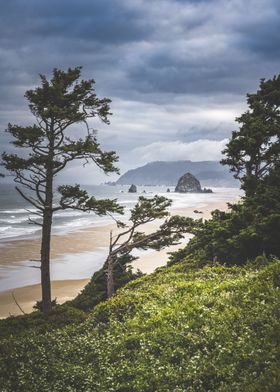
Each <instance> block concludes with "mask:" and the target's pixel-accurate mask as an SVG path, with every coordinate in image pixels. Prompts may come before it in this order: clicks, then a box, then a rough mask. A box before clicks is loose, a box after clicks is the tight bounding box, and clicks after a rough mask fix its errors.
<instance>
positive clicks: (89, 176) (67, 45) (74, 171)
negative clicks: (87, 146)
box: [0, 0, 280, 183]
mask: <svg viewBox="0 0 280 392" xmlns="http://www.w3.org/2000/svg"><path fill="white" fill-rule="evenodd" d="M0 7H1V8H0V56H1V61H0V86H1V90H0V91H1V94H0V129H1V132H0V143H1V150H8V148H9V146H8V140H7V134H5V132H3V130H5V128H6V127H7V124H8V123H9V122H11V123H14V124H20V125H24V124H26V125H27V124H32V123H33V118H32V115H31V114H30V113H29V111H28V107H27V102H26V100H25V98H24V93H25V91H26V90H27V89H30V88H33V87H35V86H37V85H38V84H39V78H38V74H39V73H41V74H45V75H47V76H50V74H51V71H52V69H53V68H55V67H56V68H62V69H67V68H68V67H75V66H78V65H79V66H80V65H81V66H82V67H83V70H82V75H83V77H84V78H94V79H95V81H96V85H95V87H96V92H97V94H98V96H99V97H100V98H101V97H108V98H110V99H112V104H111V111H112V113H113V116H112V117H111V118H110V122H111V124H110V125H109V126H108V125H105V124H101V123H98V122H97V121H96V122H95V123H94V124H93V126H94V127H95V128H96V129H98V140H99V141H100V143H101V145H102V147H103V148H104V149H105V150H115V151H117V153H118V155H119V157H120V158H119V167H120V169H121V172H122V173H123V172H125V171H126V170H128V169H130V168H134V167H137V166H139V165H142V164H145V163H147V162H149V161H154V160H182V159H190V160H193V161H199V160H219V159H220V158H221V151H222V149H223V148H224V146H225V144H226V143H227V141H228V139H229V138H230V135H231V132H232V131H233V130H235V129H237V124H236V123H235V118H236V117H237V116H239V115H240V114H241V113H242V112H244V111H245V110H246V93H248V92H255V91H256V89H257V88H258V84H259V80H260V79H261V78H271V77H273V75H275V74H278V73H279V71H280V61H279V60H280V2H279V1H278V0H246V1H244V0H207V1H206V0H205V1H203V0H75V1H74V0H72V1H71V0H59V1H58V0H48V1H46V0H45V1H44V0H9V1H2V2H1V5H0ZM64 176H65V179H67V180H68V179H69V180H70V179H71V180H77V179H81V178H82V179H83V180H82V182H84V183H98V182H100V181H103V180H104V179H105V180H107V181H108V180H113V179H115V177H114V176H113V177H112V176H111V177H106V178H105V177H104V176H103V175H102V174H101V173H100V172H99V171H97V170H93V169H91V168H89V167H86V168H80V166H77V165H74V166H72V167H71V168H68V169H67V170H66V171H65V173H64Z"/></svg>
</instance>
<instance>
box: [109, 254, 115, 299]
mask: <svg viewBox="0 0 280 392" xmlns="http://www.w3.org/2000/svg"><path fill="white" fill-rule="evenodd" d="M107 263H108V270H107V298H110V297H112V295H113V294H114V293H115V282H114V259H113V258H112V257H110V256H109V257H108V258H107Z"/></svg>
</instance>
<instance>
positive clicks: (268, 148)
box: [0, 77, 280, 392]
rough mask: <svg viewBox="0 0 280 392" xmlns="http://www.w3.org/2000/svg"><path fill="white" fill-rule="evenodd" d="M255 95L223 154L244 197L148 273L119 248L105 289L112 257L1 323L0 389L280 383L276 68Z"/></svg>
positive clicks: (195, 224) (279, 101) (255, 387)
mask: <svg viewBox="0 0 280 392" xmlns="http://www.w3.org/2000/svg"><path fill="white" fill-rule="evenodd" d="M248 104H249V110H248V111H247V112H246V113H244V115H242V116H241V117H240V118H239V123H240V124H241V127H240V130H239V132H234V133H233V136H232V139H231V140H230V142H229V143H228V145H227V148H226V150H225V155H226V158H225V159H224V161H223V162H224V163H226V164H228V165H230V167H231V169H232V171H233V172H234V173H235V175H236V178H239V179H240V180H241V184H242V188H243V189H244V191H245V197H244V198H243V200H242V201H241V202H240V203H238V204H236V205H232V206H230V210H229V212H221V211H218V210H216V211H214V212H213V214H212V219H211V220H208V221H205V222H202V221H189V228H190V230H191V231H192V232H193V234H194V237H193V239H192V240H191V241H190V242H189V244H188V245H187V246H186V247H185V248H184V249H182V250H180V251H179V252H177V253H175V254H173V255H172V257H171V259H170V262H169V266H168V267H165V268H161V269H159V270H157V271H156V272H155V273H153V274H152V275H150V276H140V277H138V276H137V274H134V273H132V270H131V269H130V268H127V266H128V265H129V264H130V261H131V257H132V256H131V255H130V254H129V253H128V254H125V255H122V257H124V258H122V259H121V258H120V259H119V261H120V263H117V265H116V270H115V274H116V275H115V278H116V281H115V287H116V288H117V289H118V290H117V292H116V294H115V295H113V296H112V297H111V298H110V299H109V300H107V301H104V299H105V298H106V274H107V272H108V271H107V270H108V268H107V265H106V263H105V265H104V267H103V268H102V269H101V270H100V271H98V272H97V273H95V274H94V276H93V277H92V280H91V282H90V283H89V284H88V285H87V286H86V287H85V289H84V290H83V292H82V293H81V294H80V295H79V296H78V297H77V298H76V299H75V300H74V301H72V302H69V303H68V304H66V305H63V306H59V307H56V308H54V310H53V312H52V313H51V314H50V315H49V317H48V318H44V317H43V316H42V315H41V313H39V312H36V313H33V314H32V315H30V316H28V315H26V316H21V317H14V318H9V319H7V320H4V321H2V322H0V336H2V342H1V343H0V353H1V355H0V386H1V391H3V392H17V391H26V392H33V391H34V392H35V391H38V392H39V391H40V392H41V391H51V392H53V391H54V392H59V391H61V392H62V391H63V392H64V391H81V392H83V391H98V392H110V391H112V392H130V391H131V392H134V391H135V392H138V391H139V392H140V391H141V392H145V391H147V392H154V391H166V392H169V391H172V392H173V391H174V392H206V391H208V392H211V391H213V392H214V391H215V392H241V391H246V392H278V391H279V390H280V374H279V364H280V306H279V305H280V260H279V258H280V151H279V149H280V141H279V135H280V109H279V108H280V77H277V78H276V77H275V78H274V79H272V80H271V81H266V82H265V81H261V85H260V90H259V91H258V92H257V93H256V94H251V95H248ZM124 267H125V268H124ZM123 286H124V287H123ZM86 312H87V313H86Z"/></svg>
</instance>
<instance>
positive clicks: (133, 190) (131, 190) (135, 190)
mask: <svg viewBox="0 0 280 392" xmlns="http://www.w3.org/2000/svg"><path fill="white" fill-rule="evenodd" d="M128 192H129V193H136V192H137V187H136V185H134V184H132V185H131V186H130V188H129V190H128Z"/></svg>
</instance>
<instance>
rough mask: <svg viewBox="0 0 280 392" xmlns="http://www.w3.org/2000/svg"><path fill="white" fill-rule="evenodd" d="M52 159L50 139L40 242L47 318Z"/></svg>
mask: <svg viewBox="0 0 280 392" xmlns="http://www.w3.org/2000/svg"><path fill="white" fill-rule="evenodd" d="M53 158H54V138H53V137H51V138H50V145H49V155H48V160H47V163H46V193H45V195H46V196H45V197H46V198H45V208H44V213H43V227H42V242H41V285H42V307H43V314H44V316H48V314H49V313H50V311H51V308H52V300H51V278H50V250H51V229H52V216H53Z"/></svg>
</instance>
